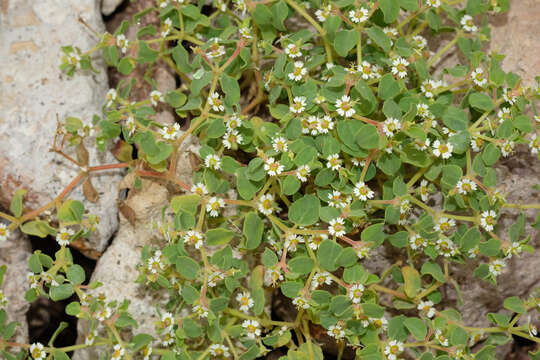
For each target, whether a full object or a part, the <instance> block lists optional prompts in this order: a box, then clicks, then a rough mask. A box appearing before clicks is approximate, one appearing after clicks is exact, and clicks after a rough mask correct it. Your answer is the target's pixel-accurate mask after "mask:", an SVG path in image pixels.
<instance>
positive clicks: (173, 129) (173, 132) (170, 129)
mask: <svg viewBox="0 0 540 360" xmlns="http://www.w3.org/2000/svg"><path fill="white" fill-rule="evenodd" d="M159 133H160V134H161V136H163V138H164V139H165V140H176V139H178V136H179V135H180V125H178V124H177V123H174V124H173V125H171V126H167V127H164V128H161V130H159Z"/></svg>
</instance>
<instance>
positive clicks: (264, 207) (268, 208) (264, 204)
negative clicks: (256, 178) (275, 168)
mask: <svg viewBox="0 0 540 360" xmlns="http://www.w3.org/2000/svg"><path fill="white" fill-rule="evenodd" d="M258 208H259V211H260V212H261V213H263V214H264V215H271V214H272V213H273V212H274V210H275V206H274V196H272V195H271V194H264V195H263V196H261V198H260V199H259V207H258Z"/></svg>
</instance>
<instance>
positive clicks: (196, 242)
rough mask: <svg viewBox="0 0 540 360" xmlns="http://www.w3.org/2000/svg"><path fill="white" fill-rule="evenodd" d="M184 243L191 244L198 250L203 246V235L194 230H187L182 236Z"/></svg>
mask: <svg viewBox="0 0 540 360" xmlns="http://www.w3.org/2000/svg"><path fill="white" fill-rule="evenodd" d="M184 243H185V244H191V245H193V246H195V248H196V249H200V248H201V246H202V245H203V235H202V234H201V233H200V232H198V231H195V230H189V231H188V232H187V233H186V235H184Z"/></svg>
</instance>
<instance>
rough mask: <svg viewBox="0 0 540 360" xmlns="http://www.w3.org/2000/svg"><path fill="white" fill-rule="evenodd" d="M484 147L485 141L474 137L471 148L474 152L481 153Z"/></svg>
mask: <svg viewBox="0 0 540 360" xmlns="http://www.w3.org/2000/svg"><path fill="white" fill-rule="evenodd" d="M482 145H484V140H482V139H480V138H479V137H475V136H473V138H472V139H471V147H472V149H473V151H474V152H479V151H480V149H481V148H482Z"/></svg>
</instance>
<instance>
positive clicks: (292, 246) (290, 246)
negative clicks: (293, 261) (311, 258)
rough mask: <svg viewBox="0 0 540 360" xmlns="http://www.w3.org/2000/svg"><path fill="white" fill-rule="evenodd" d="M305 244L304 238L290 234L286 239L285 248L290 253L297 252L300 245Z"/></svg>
mask: <svg viewBox="0 0 540 360" xmlns="http://www.w3.org/2000/svg"><path fill="white" fill-rule="evenodd" d="M303 242H304V238H303V237H302V236H300V235H296V234H289V235H287V238H286V239H285V247H286V248H287V250H288V251H289V252H295V251H296V250H297V246H298V244H300V243H303Z"/></svg>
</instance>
